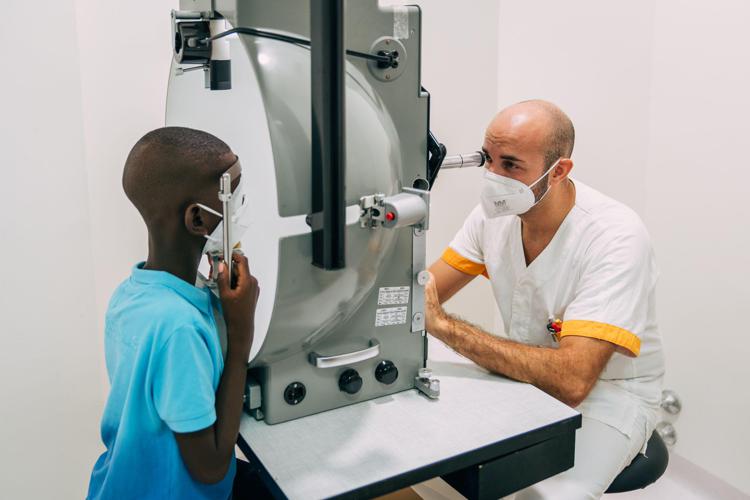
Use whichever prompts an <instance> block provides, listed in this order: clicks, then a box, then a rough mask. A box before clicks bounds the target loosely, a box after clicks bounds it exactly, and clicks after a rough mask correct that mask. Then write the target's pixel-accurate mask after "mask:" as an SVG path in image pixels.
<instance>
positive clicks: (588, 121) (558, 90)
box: [498, 0, 750, 493]
mask: <svg viewBox="0 0 750 500" xmlns="http://www.w3.org/2000/svg"><path fill="white" fill-rule="evenodd" d="M748 22H750V4H748V3H747V2H742V1H730V0H721V1H714V2H709V1H691V2H683V1H678V0H659V1H657V2H651V1H647V0H637V1H631V2H616V3H615V2H599V1H596V0H575V1H568V2H557V1H554V0H535V1H528V0H523V1H522V0H501V1H500V11H499V66H498V83H499V85H498V101H499V102H500V103H501V104H503V105H505V104H509V103H512V102H514V101H517V100H519V99H526V98H532V97H541V98H546V99H549V100H552V101H554V102H557V103H558V104H560V105H561V106H562V107H563V109H565V110H566V111H567V112H568V113H569V114H570V115H571V117H572V119H573V121H574V123H575V125H576V131H577V141H576V151H575V153H574V157H573V158H574V160H575V162H576V166H575V170H574V175H575V176H577V177H578V178H579V179H580V180H582V181H584V182H587V183H589V184H590V185H592V186H594V187H596V188H598V189H600V190H602V191H604V192H605V193H607V194H609V195H611V196H613V197H615V198H617V199H619V200H621V201H623V202H625V203H627V204H629V205H630V206H631V207H633V208H634V209H635V210H636V211H638V212H639V213H640V215H641V216H642V217H643V218H644V220H645V222H646V225H647V226H648V228H649V230H650V232H651V234H652V236H653V239H654V244H655V248H656V252H657V258H658V259H659V263H660V267H661V270H662V274H661V280H660V283H659V296H658V297H659V305H658V315H659V319H660V325H661V330H662V334H663V337H664V342H665V347H666V354H667V370H668V373H667V379H666V385H667V387H670V388H673V389H675V390H676V391H677V392H678V393H679V395H680V396H681V397H682V399H683V403H684V410H683V413H682V414H681V415H680V417H679V419H677V422H676V428H677V431H678V433H679V442H678V444H677V446H676V448H675V452H677V453H679V454H681V455H683V456H685V457H686V458H687V459H689V460H690V461H692V462H694V463H695V464H698V465H700V466H701V467H704V468H705V469H707V470H708V471H710V472H711V473H713V474H715V475H717V476H719V477H721V478H723V479H724V480H726V481H728V482H729V483H731V484H732V485H734V486H735V487H737V488H739V489H741V490H743V491H744V492H746V493H750V477H749V476H748V475H747V471H748V470H750V428H749V427H748V426H747V425H746V424H745V422H746V421H747V418H748V417H747V416H748V415H749V414H750V398H748V396H747V394H748V391H747V389H746V388H745V387H744V385H745V384H744V381H745V380H747V379H748V378H750V368H748V366H749V365H748V363H747V359H748V357H750V347H748V342H747V341H746V339H745V337H746V333H745V329H744V327H743V325H744V323H745V321H746V320H745V318H746V316H745V314H746V312H745V310H746V309H747V304H748V303H749V302H750V300H749V299H750V292H748V288H747V286H746V283H747V281H748V279H750V272H749V271H750V269H749V267H750V264H749V261H748V258H747V250H746V247H747V244H748V243H749V242H750V241H749V240H748V235H747V227H748V223H747V220H748V217H749V216H750V209H748V205H747V201H746V200H747V198H748V195H750V189H749V188H748V183H750V173H749V171H748V161H749V160H748V159H747V151H746V150H747V148H746V147H743V146H744V145H745V144H747V133H748V126H747V120H746V116H748V114H749V112H750V95H748V90H747V89H748V88H750V68H749V67H748V65H747V61H748V57H749V56H750V32H748V30H747V28H746V26H747V25H748Z"/></svg>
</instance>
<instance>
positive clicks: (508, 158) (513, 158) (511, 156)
mask: <svg viewBox="0 0 750 500" xmlns="http://www.w3.org/2000/svg"><path fill="white" fill-rule="evenodd" d="M500 159H501V160H510V161H515V162H518V163H524V161H523V160H521V159H520V158H516V157H515V156H513V155H500Z"/></svg>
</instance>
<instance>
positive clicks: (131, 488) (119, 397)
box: [88, 127, 259, 500]
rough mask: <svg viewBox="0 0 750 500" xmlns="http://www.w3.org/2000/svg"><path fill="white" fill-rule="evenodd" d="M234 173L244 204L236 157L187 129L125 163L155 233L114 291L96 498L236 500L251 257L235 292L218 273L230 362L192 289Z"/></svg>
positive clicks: (162, 137)
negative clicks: (223, 189)
mask: <svg viewBox="0 0 750 500" xmlns="http://www.w3.org/2000/svg"><path fill="white" fill-rule="evenodd" d="M228 170H229V171H230V172H231V173H232V189H233V190H235V193H233V194H236V195H239V193H237V192H236V190H237V185H238V183H239V176H240V172H241V170H240V167H239V162H238V161H237V157H236V156H235V155H234V154H233V153H232V151H231V150H230V149H229V147H228V146H227V145H226V144H224V142H222V141H221V140H219V139H217V138H216V137H214V136H212V135H210V134H208V133H205V132H201V131H198V130H192V129H187V128H179V127H167V128H161V129H157V130H154V131H152V132H149V133H148V134H146V135H145V136H144V137H143V138H141V139H140V140H139V141H138V142H137V143H136V145H135V146H134V147H133V149H132V151H131V152H130V155H129V156H128V159H127V161H126V163H125V169H124V173H123V187H124V189H125V193H126V195H127V196H128V198H129V199H130V201H131V202H132V203H133V205H135V207H136V208H137V209H138V211H139V212H140V214H141V216H142V217H143V220H144V221H145V223H146V227H147V228H148V259H147V260H146V262H143V263H140V264H137V265H136V266H135V267H134V268H133V271H132V274H131V276H130V278H128V279H127V280H125V281H124V282H123V283H122V284H121V285H120V286H119V287H118V288H117V290H116V291H115V293H114V295H113V296H112V299H111V301H110V304H109V309H108V311H107V317H106V327H105V353H106V363H107V372H108V374H109V380H110V384H111V391H110V395H109V398H108V400H107V406H106V408H105V410H104V416H103V418H102V425H101V435H102V440H103V441H104V444H105V445H106V447H107V451H105V452H104V453H103V454H102V455H101V457H99V459H98V460H97V462H96V464H95V465H94V470H93V472H92V474H91V481H90V484H89V492H88V498H91V499H107V498H138V499H144V498H158V499H167V498H175V499H191V498H202V499H204V498H205V499H209V498H211V499H213V498H216V499H222V500H223V499H227V498H229V496H230V494H231V489H232V481H233V479H234V475H235V458H234V445H235V442H236V440H237V433H238V430H239V424H240V416H241V413H242V399H243V393H244V384H245V376H246V370H247V360H248V355H249V352H250V344H251V342H252V338H253V329H254V315H255V306H256V303H257V300H258V293H259V288H258V283H257V281H256V279H255V278H254V277H253V276H251V275H250V272H249V269H248V263H247V259H246V258H245V257H244V256H242V255H238V254H235V255H234V256H233V257H232V260H233V268H234V269H233V270H236V271H234V272H233V274H234V275H235V279H236V284H234V286H232V284H230V281H231V280H230V277H229V276H228V274H229V273H228V272H226V266H225V265H224V263H223V262H222V263H221V264H220V269H219V271H220V274H219V278H218V287H219V295H220V297H221V300H220V302H221V309H222V312H223V316H224V320H225V322H226V325H227V352H226V359H224V358H223V356H222V350H221V346H220V343H219V338H218V333H217V329H216V324H215V322H214V317H213V312H212V306H213V305H214V301H215V299H214V298H213V297H212V294H211V292H210V291H209V290H208V289H201V288H196V287H195V286H194V283H195V282H196V275H197V269H198V264H199V262H200V259H201V256H202V253H203V249H204V247H205V245H206V241H207V239H206V237H207V236H209V235H211V234H212V233H214V231H215V230H216V229H217V227H218V225H219V224H220V223H223V221H222V218H221V217H219V216H217V215H215V214H214V213H212V212H218V213H221V202H220V201H219V199H218V190H219V178H220V177H221V175H222V174H223V173H224V172H226V171H228ZM205 207H209V208H210V210H207V209H206V208H205ZM226 222H227V223H229V221H226ZM219 229H220V228H219ZM218 234H221V231H220V230H219V231H218Z"/></svg>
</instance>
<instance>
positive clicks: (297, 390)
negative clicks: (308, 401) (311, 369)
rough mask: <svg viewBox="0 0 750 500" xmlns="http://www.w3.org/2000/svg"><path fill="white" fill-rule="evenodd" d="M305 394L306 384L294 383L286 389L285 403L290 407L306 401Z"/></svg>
mask: <svg viewBox="0 0 750 500" xmlns="http://www.w3.org/2000/svg"><path fill="white" fill-rule="evenodd" d="M305 394H307V389H305V384H303V383H302V382H292V383H291V384H289V385H288V386H286V389H284V401H286V402H287V403H289V404H290V405H296V404H299V403H301V402H302V400H303V399H305Z"/></svg>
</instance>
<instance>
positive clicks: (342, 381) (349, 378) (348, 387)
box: [339, 368, 362, 394]
mask: <svg viewBox="0 0 750 500" xmlns="http://www.w3.org/2000/svg"><path fill="white" fill-rule="evenodd" d="M361 388H362V377H360V376H359V373H357V370H352V369H351V368H350V369H348V370H346V371H345V372H344V373H342V374H341V376H340V377H339V389H341V390H342V391H343V392H346V393H347V394H357V393H358V392H359V390H360V389H361Z"/></svg>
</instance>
